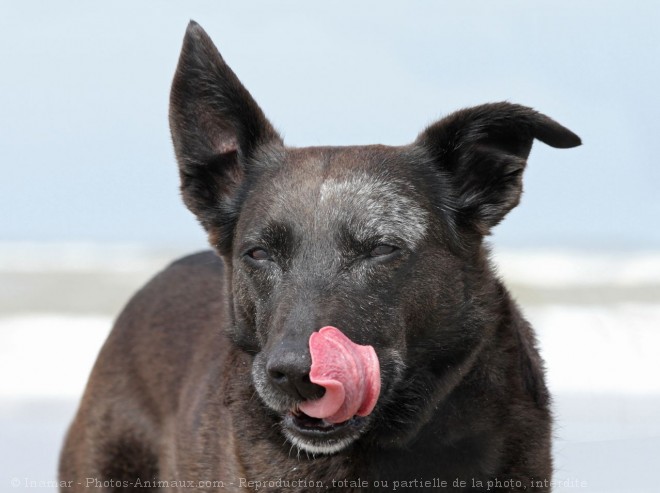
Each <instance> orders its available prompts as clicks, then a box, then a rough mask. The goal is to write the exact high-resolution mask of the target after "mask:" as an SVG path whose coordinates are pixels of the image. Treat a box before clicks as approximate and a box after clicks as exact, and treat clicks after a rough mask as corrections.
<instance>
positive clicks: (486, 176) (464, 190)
mask: <svg viewBox="0 0 660 493" xmlns="http://www.w3.org/2000/svg"><path fill="white" fill-rule="evenodd" d="M534 139H539V140H540V141H541V142H544V143H546V144H548V145H550V146H552V147H558V148H569V147H575V146H578V145H580V144H581V141H580V138H579V137H578V136H577V135H575V134H574V133H573V132H571V131H570V130H568V129H567V128H565V127H563V126H561V125H560V124H559V123H557V122H555V121H554V120H552V119H551V118H548V117H547V116H545V115H542V114H541V113H538V112H537V111H534V110H533V109H531V108H527V107H525V106H520V105H516V104H510V103H492V104H485V105H482V106H475V107H473V108H468V109H464V110H460V111H457V112H456V113H453V114H451V115H449V116H448V117H446V118H443V119H442V120H440V121H438V122H436V123H434V124H433V125H431V126H430V127H428V128H427V129H426V130H425V131H424V132H422V133H421V134H420V135H419V137H418V138H417V141H416V144H417V145H420V146H422V147H423V148H425V149H426V150H427V151H428V152H430V153H431V156H432V159H433V160H434V161H435V162H436V165H437V166H438V167H439V168H440V170H441V171H442V172H443V174H444V175H445V176H448V177H449V180H450V181H451V183H452V185H453V189H454V192H455V196H454V197H453V198H452V204H449V205H450V208H451V209H453V210H456V212H457V216H456V218H455V220H456V222H457V223H458V225H459V226H464V227H472V228H474V229H475V230H476V231H477V232H478V233H480V234H482V235H485V234H488V232H489V231H490V229H491V228H492V227H493V226H495V225H496V224H498V223H499V222H500V221H501V220H502V218H503V217H504V216H505V215H506V214H507V212H509V211H510V210H511V209H513V208H514V207H515V206H516V205H517V204H518V202H519V201H520V195H521V193H522V173H523V170H524V169H525V165H526V163H527V156H529V152H530V150H531V148H532V142H533V141H534Z"/></svg>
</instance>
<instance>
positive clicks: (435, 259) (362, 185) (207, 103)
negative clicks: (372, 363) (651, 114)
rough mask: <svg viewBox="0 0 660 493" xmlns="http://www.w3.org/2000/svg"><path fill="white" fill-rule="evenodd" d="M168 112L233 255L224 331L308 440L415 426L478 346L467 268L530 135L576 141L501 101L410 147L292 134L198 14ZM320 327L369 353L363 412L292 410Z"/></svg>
mask: <svg viewBox="0 0 660 493" xmlns="http://www.w3.org/2000/svg"><path fill="white" fill-rule="evenodd" d="M170 124H171V129H172V135H173V140H174V144H175V150H176V153H177V158H178V161H179V164H180V172H181V179H182V192H183V197H184V200H185V202H186V204H187V205H188V207H189V208H190V209H191V210H192V211H193V212H194V213H195V214H196V215H197V217H198V218H199V220H200V222H201V223H202V225H203V226H204V228H205V229H206V230H207V231H208V233H209V237H210V240H211V243H212V244H213V246H214V247H215V248H216V249H217V250H218V252H219V253H220V254H221V255H222V256H223V257H224V259H225V261H226V264H227V267H228V271H229V281H230V289H231V303H232V311H233V326H232V328H231V336H232V339H233V341H234V342H235V344H236V345H237V346H239V347H240V348H241V349H243V350H245V351H247V352H249V353H251V354H253V355H254V360H253V361H254V362H253V368H252V375H253V381H254V386H255V388H256V390H257V393H258V395H259V396H260V398H261V399H262V400H263V402H264V404H265V405H266V406H267V408H268V409H269V411H270V412H271V413H272V414H274V415H275V416H276V419H278V420H279V421H280V423H281V425H282V429H283V432H284V434H285V436H286V437H287V438H288V439H289V440H290V441H291V442H292V443H293V444H295V445H297V446H298V447H299V448H300V449H302V450H305V451H309V452H312V453H335V452H337V451H340V450H342V449H344V448H346V447H348V446H349V445H350V444H351V443H352V442H354V441H355V440H356V439H358V438H359V437H360V436H361V435H362V434H364V433H368V432H369V431H371V430H374V429H376V428H377V427H379V428H380V429H381V430H382V429H390V431H392V430H395V429H396V428H400V429H401V430H403V432H404V433H407V432H408V431H409V430H406V427H413V425H412V423H415V425H414V427H417V428H418V427H419V426H421V425H422V424H423V421H424V419H425V417H426V418H427V417H428V413H429V409H427V408H428V406H429V405H428V402H429V401H430V400H431V399H430V398H429V396H430V394H432V393H433V392H436V391H438V389H439V388H440V387H442V383H441V382H442V381H443V379H445V380H446V379H447V378H449V376H450V375H449V374H450V373H451V371H450V370H448V369H451V368H455V367H457V365H459V364H460V362H462V361H464V360H465V359H466V358H469V357H470V355H471V354H472V353H473V352H474V351H475V350H476V348H477V347H478V346H479V343H480V340H481V334H480V331H479V329H478V328H477V326H478V324H470V323H469V321H470V317H472V316H474V314H473V313H471V312H470V311H469V310H468V309H467V307H468V306H469V305H470V303H468V300H469V298H470V296H471V292H470V287H469V282H467V281H466V279H467V278H468V277H469V276H468V274H467V273H468V271H469V270H470V268H472V267H476V266H473V265H472V264H471V262H472V260H471V259H472V258H473V257H474V252H475V249H477V248H478V246H479V244H480V241H481V238H482V236H483V235H484V234H487V232H488V231H489V229H490V228H491V227H492V226H494V225H495V224H497V223H498V222H499V221H500V220H501V219H502V217H504V215H505V214H506V213H507V212H508V211H509V210H510V209H511V208H512V207H514V206H515V205H516V204H517V202H518V200H519V197H520V193H521V176H522V171H523V169H524V166H525V162H526V158H527V155H528V154H529V151H530V148H531V144H532V141H533V139H534V138H538V139H540V140H542V141H544V142H546V143H548V144H550V145H552V146H555V147H572V146H574V145H578V144H579V139H578V138H577V136H575V135H574V134H573V133H571V132H570V131H569V130H567V129H565V128H564V127H562V126H560V125H559V124H557V123H556V122H554V121H552V120H550V119H549V118H547V117H545V116H543V115H541V114H539V113H536V112H535V111H533V110H531V109H529V108H525V107H522V106H517V105H511V104H508V103H499V104H492V105H484V106H480V107H477V108H472V109H468V110H463V111H460V112H457V113H455V114H453V115H451V116H449V117H447V118H445V119H443V120H441V121H439V122H437V123H436V124H434V125H432V126H430V127H428V128H427V129H426V130H425V131H424V132H423V133H422V134H421V135H420V136H419V137H418V139H417V140H416V141H415V142H414V143H413V144H411V145H408V146H403V147H386V146H363V147H345V148H303V149H296V148H287V147H285V146H284V144H283V143H282V140H281V139H280V137H279V136H278V135H277V133H276V132H275V130H274V129H273V128H272V126H271V125H270V123H269V122H268V121H267V120H266V118H265V117H264V115H263V113H262V112H261V110H260V109H259V107H258V106H257V105H256V103H255V102H254V100H253V99H252V98H251V96H250V95H249V93H248V92H247V91H246V90H245V88H244V87H243V86H242V85H241V83H240V82H239V81H238V79H237V78H236V76H235V75H234V74H233V72H232V71H231V69H229V67H228V66H227V65H226V64H225V63H224V61H223V60H222V58H221V57H220V55H219V53H218V52H217V50H216V49H215V47H214V46H213V44H212V42H211V41H210V39H209V38H208V37H207V36H206V34H205V33H204V32H203V31H202V30H201V28H200V27H199V26H197V25H196V24H194V23H191V25H190V27H189V29H188V32H187V34H186V38H185V40H184V46H183V51H182V54H181V59H180V61H179V66H178V68H177V72H176V76H175V79H174V83H173V88H172V99H171V113H170ZM327 325H331V326H334V327H337V328H339V329H341V331H342V332H343V333H344V334H345V335H346V336H348V337H349V338H350V340H352V341H354V342H355V343H356V344H360V345H370V346H372V347H373V348H374V349H375V351H376V354H377V356H378V361H379V363H380V378H381V382H380V383H381V392H380V397H379V399H378V402H377V404H376V407H375V409H374V410H373V412H372V413H371V414H369V415H368V416H355V417H353V418H351V419H349V420H347V421H344V422H340V423H330V422H328V421H326V420H324V419H317V418H311V417H310V416H307V415H305V414H304V413H302V412H301V411H300V410H299V409H298V406H299V405H300V404H301V403H302V402H303V401H310V400H314V399H317V398H319V397H321V396H322V395H323V392H324V389H323V388H322V387H320V386H318V385H316V384H314V383H312V382H311V381H310V378H309V371H310V365H311V357H310V352H309V347H308V343H309V338H310V335H311V334H312V333H313V332H315V331H318V330H319V329H320V328H321V327H324V326H327Z"/></svg>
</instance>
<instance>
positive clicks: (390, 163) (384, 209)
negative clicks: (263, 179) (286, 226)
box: [266, 146, 428, 244]
mask: <svg viewBox="0 0 660 493" xmlns="http://www.w3.org/2000/svg"><path fill="white" fill-rule="evenodd" d="M402 161H403V158H402V156H401V154H400V153H399V152H398V151H397V150H396V148H390V147H386V146H364V147H346V148H327V147H326V148H304V149H290V150H288V151H287V153H286V158H285V159H284V161H283V162H282V163H281V166H280V167H279V169H278V171H277V173H276V174H275V176H273V177H272V179H271V180H269V183H268V187H267V190H268V191H267V192H266V195H267V196H268V198H267V200H268V206H267V209H268V211H269V215H271V216H272V217H271V219H273V220H275V221H282V222H289V223H291V222H294V223H297V224H300V225H301V226H302V227H304V228H306V229H308V228H309V227H310V226H309V225H310V224H311V223H313V224H315V225H316V226H317V227H324V228H326V229H330V230H333V229H336V228H337V227H338V226H340V225H346V224H350V225H351V226H352V232H353V234H354V235H355V236H356V237H358V238H369V237H375V236H396V237H399V238H402V239H404V240H406V241H409V242H410V243H413V244H414V243H416V242H418V241H419V240H420V239H421V237H423V236H424V234H425V232H426V228H427V222H428V217H427V212H426V211H425V209H424V206H423V204H422V203H421V201H420V200H419V198H420V194H419V193H418V191H417V190H416V189H415V186H414V184H413V183H412V182H411V181H410V180H409V179H407V178H406V174H405V173H403V172H402V171H401V168H402Z"/></svg>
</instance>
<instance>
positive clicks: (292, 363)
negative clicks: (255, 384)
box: [266, 349, 325, 401]
mask: <svg viewBox="0 0 660 493" xmlns="http://www.w3.org/2000/svg"><path fill="white" fill-rule="evenodd" d="M310 366H311V362H310V359H309V355H308V354H306V353H305V352H302V351H293V350H290V349H289V350H285V349H282V350H279V351H276V352H275V353H273V354H272V355H271V356H270V357H269V358H268V363H267V364H266V372H267V373H268V378H270V381H271V383H272V384H273V385H274V386H275V387H277V388H278V389H280V390H281V391H282V392H285V393H287V394H288V395H290V396H291V397H294V398H296V399H300V400H303V401H306V400H314V399H318V398H320V397H322V396H323V394H324V393H325V389H324V388H323V387H321V386H320V385H316V384H315V383H312V382H311V381H310V380H309V369H310Z"/></svg>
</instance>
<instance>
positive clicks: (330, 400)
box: [300, 326, 380, 423]
mask: <svg viewBox="0 0 660 493" xmlns="http://www.w3.org/2000/svg"><path fill="white" fill-rule="evenodd" d="M309 350H310V352H311V354H312V369H311V371H310V372H309V379H310V380H311V381H312V382H313V383H315V384H317V385H320V386H321V387H324V388H325V394H324V395H323V397H321V398H320V399H317V400H315V401H305V402H303V403H301V404H300V410H301V411H302V412H304V413H305V414H307V415H308V416H311V417H313V418H321V419H325V420H326V421H329V422H330V423H342V422H344V421H346V420H348V419H350V418H352V417H353V416H355V415H357V416H366V415H367V414H369V413H370V412H371V411H373V409H374V406H375V405H376V401H377V400H378V394H379V393H380V365H379V364H378V356H376V351H374V348H373V347H371V346H360V345H359V344H355V343H354V342H353V341H351V340H350V339H349V338H348V337H346V336H345V335H344V334H342V332H341V331H340V330H339V329H337V328H335V327H330V326H328V327H323V328H322V329H321V330H319V331H318V332H314V333H313V334H312V335H311V336H310V338H309Z"/></svg>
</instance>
